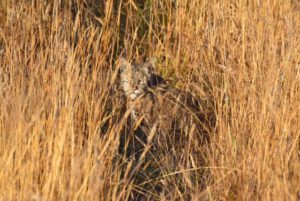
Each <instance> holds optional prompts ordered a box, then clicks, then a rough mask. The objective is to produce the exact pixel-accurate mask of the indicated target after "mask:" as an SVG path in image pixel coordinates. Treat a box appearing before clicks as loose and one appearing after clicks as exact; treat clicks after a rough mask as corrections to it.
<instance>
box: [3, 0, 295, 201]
mask: <svg viewBox="0 0 300 201" xmlns="http://www.w3.org/2000/svg"><path fill="white" fill-rule="evenodd" d="M49 2H50V3H46V1H11V2H10V1H9V0H2V1H1V3H0V6H1V8H0V200H127V199H129V198H130V195H131V193H132V192H135V191H141V192H143V193H146V197H147V196H148V197H150V196H152V198H153V199H154V198H155V199H157V200H164V199H169V200H203V199H207V200H280V201H281V200H299V199H300V159H299V157H300V156H299V154H300V153H299V152H300V151H299V150H300V143H299V135H300V116H299V114H300V113H299V111H300V56H299V55H300V4H299V1H296V0H295V1H292V0H286V1H280V0H266V1H259V0H258V1H241V0H240V1H239V0H223V1H216V0H212V1H208V0H203V1H199V0H177V1H176V0H175V1H174V0H145V1H133V0H128V1H127V0H123V1H122V0H120V1H112V0H107V1H105V0H103V1H99V2H96V0H94V2H92V1H90V2H87V3H86V2H81V1H77V2H73V3H64V1H60V0H54V1H49ZM66 2H68V1H66ZM122 52H123V53H126V56H127V58H129V59H133V58H134V59H136V60H137V61H142V60H143V59H145V58H146V57H148V56H156V57H157V58H158V70H159V72H160V73H161V74H162V75H163V77H164V78H167V79H170V80H171V83H172V85H174V86H177V87H180V88H182V89H184V90H187V91H192V92H193V93H194V94H196V95H197V96H198V97H200V98H203V99H205V98H206V97H210V98H211V99H212V100H213V102H214V105H215V109H214V112H215V114H216V117H217V123H216V128H215V129H213V130H212V131H211V133H210V136H211V140H210V144H206V145H205V147H202V148H201V149H205V150H206V165H205V166H202V167H198V166H197V165H191V166H190V167H188V166H183V165H178V167H176V168H173V169H169V170H168V169H167V170H164V175H163V179H162V180H168V181H169V182H170V181H173V188H172V189H171V190H170V192H169V194H168V195H167V196H166V197H164V196H165V195H160V197H159V195H153V194H151V192H144V191H143V189H142V186H139V185H138V184H136V183H135V182H134V175H133V176H128V175H129V174H130V173H129V172H130V169H131V166H132V163H131V162H130V160H129V162H128V161H126V158H124V157H122V156H121V155H120V153H119V148H118V147H119V142H120V141H119V138H120V135H122V134H124V133H123V131H122V130H124V129H122V128H123V127H126V118H127V117H128V113H124V112H123V107H124V105H125V103H124V100H122V96H121V95H120V94H118V93H117V91H118V88H117V87H116V84H117V80H116V78H117V76H116V71H115V67H114V66H115V62H116V59H117V58H118V56H119V55H120V54H121V53H122ZM174 143H176V141H174ZM193 149H197V148H195V147H191V148H189V149H187V150H185V155H186V156H188V157H187V158H189V160H190V162H191V164H198V162H197V161H194V160H197V158H196V159H193V157H192V153H193V152H194V151H195V150H193ZM189 156H191V157H189ZM158 163H159V159H158ZM143 168H144V167H143V166H141V167H140V171H143ZM162 168H163V167H162ZM199 169H206V170H209V172H210V174H209V178H207V179H208V180H209V182H207V185H206V187H205V188H202V189H201V188H200V187H199V186H198V183H199V182H198V181H197V180H200V179H201V178H198V177H194V176H193V175H194V174H193V173H194V172H196V171H198V170H199ZM132 177H133V179H132ZM195 180H196V181H195ZM145 182H146V183H147V182H148V183H151V182H153V181H152V180H149V181H145Z"/></svg>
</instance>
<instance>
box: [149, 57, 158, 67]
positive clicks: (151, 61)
mask: <svg viewBox="0 0 300 201" xmlns="http://www.w3.org/2000/svg"><path fill="white" fill-rule="evenodd" d="M147 62H148V63H149V64H151V66H152V67H153V69H156V63H157V58H156V57H150V58H148V60H147Z"/></svg>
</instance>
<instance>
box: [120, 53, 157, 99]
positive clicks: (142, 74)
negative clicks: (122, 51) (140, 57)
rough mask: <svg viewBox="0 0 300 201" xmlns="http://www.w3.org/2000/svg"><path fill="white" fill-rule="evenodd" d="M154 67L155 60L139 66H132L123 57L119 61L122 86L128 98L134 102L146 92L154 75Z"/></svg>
mask: <svg viewBox="0 0 300 201" xmlns="http://www.w3.org/2000/svg"><path fill="white" fill-rule="evenodd" d="M154 65H155V59H149V61H147V62H146V63H144V64H139V65H136V64H131V63H129V62H128V61H127V60H126V59H125V58H123V57H121V58H120V59H119V62H118V67H119V70H120V77H121V85H122V87H123V90H124V92H125V94H126V96H127V97H128V98H130V99H131V100H134V99H136V98H137V97H139V96H140V95H142V94H144V93H145V92H146V90H147V88H148V87H149V83H150V82H151V81H150V80H151V76H152V75H153V74H154Z"/></svg>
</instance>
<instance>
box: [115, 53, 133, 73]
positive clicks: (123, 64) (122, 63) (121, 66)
mask: <svg viewBox="0 0 300 201" xmlns="http://www.w3.org/2000/svg"><path fill="white" fill-rule="evenodd" d="M130 66H131V64H130V63H129V62H128V61H127V60H126V59H125V58H124V57H120V58H119V59H118V61H117V69H118V71H120V72H121V73H122V72H124V71H125V70H126V69H127V68H128V67H130Z"/></svg>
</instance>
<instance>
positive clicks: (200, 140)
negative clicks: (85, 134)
mask: <svg viewBox="0 0 300 201" xmlns="http://www.w3.org/2000/svg"><path fill="white" fill-rule="evenodd" d="M155 62H156V60H155V59H154V58H151V59H148V61H146V62H145V63H143V64H131V63H129V62H128V61H127V60H126V59H125V58H120V59H119V61H118V65H117V68H118V69H119V71H120V82H121V86H122V88H123V91H124V93H125V96H126V97H127V104H128V108H129V110H131V121H133V123H134V124H135V125H134V126H133V127H134V128H138V129H140V130H139V131H138V132H136V133H135V137H136V138H137V140H136V141H137V142H138V143H140V146H138V148H133V152H136V153H137V152H139V153H140V154H138V156H137V159H138V158H140V157H141V155H142V154H141V152H143V149H145V148H146V147H147V144H149V143H150V144H151V149H150V151H149V152H150V153H149V154H148V155H147V156H146V157H144V161H146V163H147V164H150V165H145V166H148V168H147V171H145V170H146V169H143V171H144V173H143V174H144V175H146V176H144V177H146V179H145V178H144V179H143V180H153V179H155V180H156V179H157V178H160V177H161V175H162V172H164V171H165V170H164V168H166V169H167V171H166V172H168V171H170V170H171V171H175V170H176V169H177V168H178V167H179V166H182V165H183V166H186V165H187V164H188V163H189V162H188V160H189V156H187V155H185V154H186V153H188V152H187V150H189V149H190V148H191V147H192V146H194V148H195V149H194V150H200V149H201V148H200V149H199V147H201V146H202V145H203V144H204V143H208V141H209V138H208V133H209V132H208V131H209V128H212V125H213V124H212V122H213V121H212V119H213V118H212V117H213V115H212V112H211V111H212V110H211V107H210V106H209V104H207V103H206V102H205V101H202V102H201V101H200V100H198V99H197V98H195V97H194V96H193V95H192V94H191V93H189V92H185V91H182V90H180V89H177V88H174V87H171V86H170V85H169V84H168V83H167V81H165V80H164V79H163V78H162V77H161V76H159V75H158V74H157V73H156V71H155ZM204 106H205V107H204ZM153 135H154V136H153ZM151 136H152V137H151ZM132 144H137V143H136V142H135V141H134V142H133V143H132ZM133 147H134V146H133ZM134 149H137V150H134ZM200 152H201V151H200ZM201 154H202V153H201ZM201 154H199V152H198V153H194V155H195V157H196V158H198V161H200V162H199V163H198V164H196V166H201V165H203V164H204V163H203V162H202V158H201V157H202V156H200V155H201ZM200 158H201V159H200ZM154 161H159V162H158V163H156V164H153V163H154ZM194 165H195V164H194ZM188 166H189V165H188ZM154 169H158V171H159V172H158V173H157V174H156V175H154V176H153V175H152V173H151V174H150V172H155V171H153V170H154ZM147 172H149V173H147ZM197 174H198V173H197ZM200 174H201V175H204V174H203V172H202V173H200ZM195 178H196V177H195ZM203 180H205V179H203ZM171 183H172V182H170V186H171V185H172V184H171ZM204 183H205V182H203V185H205V184H204ZM201 185H202V184H201ZM203 185H202V186H203ZM162 186H163V185H161V184H154V187H153V188H155V189H156V190H154V191H155V192H162V189H165V188H161V187H162ZM145 188H146V189H148V190H147V191H151V190H149V187H145ZM157 188H159V189H160V190H157ZM170 189H171V188H169V190H166V191H169V192H170V191H172V190H170Z"/></svg>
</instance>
